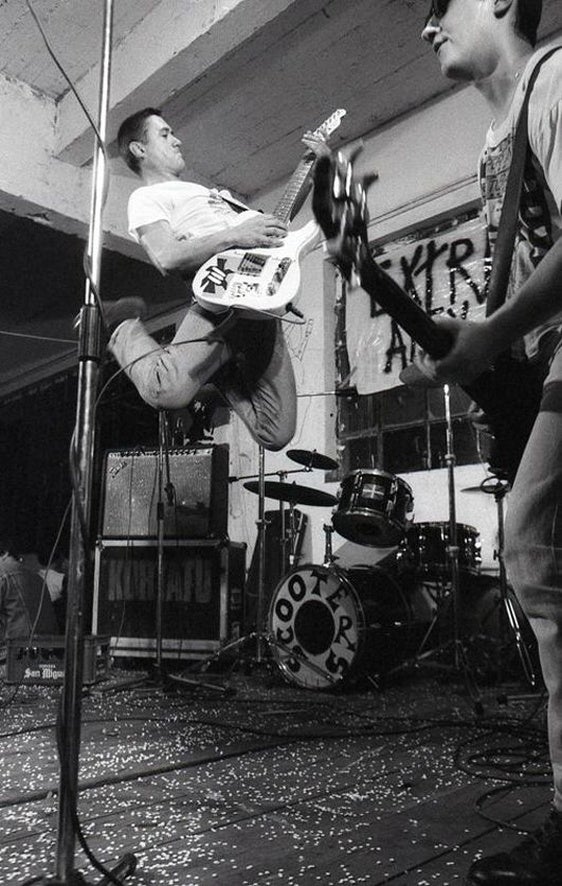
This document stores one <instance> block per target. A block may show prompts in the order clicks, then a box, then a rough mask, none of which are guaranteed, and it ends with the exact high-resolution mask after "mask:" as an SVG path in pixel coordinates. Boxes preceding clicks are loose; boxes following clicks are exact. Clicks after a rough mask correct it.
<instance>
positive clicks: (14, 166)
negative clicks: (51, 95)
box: [0, 75, 141, 258]
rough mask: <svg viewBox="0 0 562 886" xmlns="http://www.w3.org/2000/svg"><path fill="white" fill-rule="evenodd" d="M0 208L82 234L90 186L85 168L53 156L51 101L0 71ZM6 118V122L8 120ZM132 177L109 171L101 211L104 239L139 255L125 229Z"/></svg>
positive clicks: (86, 216) (54, 108) (132, 253)
mask: <svg viewBox="0 0 562 886" xmlns="http://www.w3.org/2000/svg"><path fill="white" fill-rule="evenodd" d="M0 105H1V106H2V114H3V120H5V121H6V125H4V126H2V127H0V156H1V157H2V163H1V165H0V209H1V210H3V211H4V212H8V213H10V214H12V215H17V216H20V217H23V218H30V219H32V220H33V221H36V222H38V223H39V224H44V225H47V226H49V227H52V228H54V229H56V230H60V231H64V232H65V233H67V234H75V235H77V236H79V237H82V238H85V237H86V236H87V232H88V224H89V216H90V203H91V191H92V172H91V169H90V168H87V169H80V168H77V167H76V166H73V165H72V164H70V163H65V162H62V161H61V160H59V159H57V158H56V157H53V150H54V146H55V121H56V105H55V103H54V102H53V101H52V100H51V99H48V98H45V96H41V95H38V94H37V93H36V92H34V91H33V90H31V89H30V88H29V87H28V86H27V85H26V84H23V83H19V82H17V81H15V80H13V79H7V78H6V77H2V75H0ZM8 121H9V125H7V124H8ZM135 186H136V182H135V181H134V180H133V179H129V178H127V177H125V176H119V175H113V176H112V179H111V188H110V190H109V195H108V200H107V203H106V207H105V211H104V230H105V231H106V236H105V243H106V245H107V246H109V247H110V248H112V249H116V250H118V251H119V252H123V253H125V254H128V255H133V257H135V258H140V257H141V251H140V249H139V248H138V247H137V246H136V245H135V244H133V243H132V242H131V240H130V238H129V236H128V234H127V231H126V230H125V217H124V213H123V206H124V205H126V202H127V199H128V196H129V194H130V192H131V191H132V190H133V188H134V187H135Z"/></svg>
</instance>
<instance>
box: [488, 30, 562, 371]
mask: <svg viewBox="0 0 562 886" xmlns="http://www.w3.org/2000/svg"><path fill="white" fill-rule="evenodd" d="M551 48H552V47H547V48H546V49H540V50H539V51H537V52H535V53H534V54H533V55H532V57H531V59H530V60H529V63H528V64H527V66H526V68H525V70H524V72H523V75H522V77H521V82H520V84H519V86H518V88H517V90H516V92H515V95H514V97H513V101H512V103H511V107H510V109H509V113H508V116H507V118H506V119H505V120H504V121H502V123H501V124H500V125H499V126H497V127H496V126H495V125H494V124H493V123H492V125H491V126H490V128H489V130H488V133H487V136H486V143H485V145H484V149H483V151H482V154H481V156H480V164H479V180H480V188H481V193H482V200H483V206H484V216H485V219H486V224H487V228H488V233H489V237H490V243H491V245H492V249H493V246H494V244H495V241H496V238H497V232H498V226H499V221H500V216H501V211H502V207H503V201H504V197H505V189H506V185H507V177H508V173H509V167H510V164H511V157H512V153H513V141H514V137H515V129H516V126H517V118H518V115H519V111H520V109H521V104H522V102H523V99H524V95H525V89H526V88H527V84H528V82H529V78H530V76H531V73H532V71H533V70H534V68H535V65H536V64H537V61H538V60H539V59H540V58H541V57H542V56H543V55H545V53H547V52H549V51H550V49H551ZM528 127H529V145H530V147H531V150H532V152H533V154H534V158H533V159H532V164H530V165H529V164H527V167H526V170H525V177H524V183H523V189H522V196H521V204H520V224H519V228H518V233H517V237H516V241H515V248H514V255H513V261H512V265H511V278H510V282H509V287H508V292H507V298H513V297H515V296H516V295H517V292H518V291H519V289H520V288H521V286H522V285H523V283H524V282H525V281H526V280H527V279H528V278H529V276H530V275H531V273H532V272H533V270H534V269H535V268H536V266H537V265H538V263H539V262H540V261H541V259H542V258H543V257H544V256H545V254H546V253H547V252H548V250H549V249H550V248H551V246H552V245H553V243H554V242H556V240H558V238H559V237H560V236H562V49H560V50H558V51H557V52H555V53H554V55H553V56H552V57H551V58H550V59H548V60H547V61H546V62H544V64H543V66H542V68H541V70H540V72H539V75H538V77H537V80H536V81H535V85H534V87H533V91H532V93H531V97H530V99H529V110H528ZM537 161H538V162H537ZM560 308H561V314H560V315H559V316H558V315H557V316H556V317H554V318H551V320H550V321H549V322H548V323H546V324H544V325H542V326H540V327H538V328H537V329H535V330H533V331H532V332H531V333H529V334H528V335H526V336H525V340H524V350H525V353H526V355H527V356H528V357H530V358H532V357H534V356H536V354H537V353H538V349H539V341H540V338H541V336H542V335H543V333H544V332H545V331H547V330H549V329H553V328H556V327H558V326H560V324H561V323H562V290H561V297H560ZM518 350H519V351H522V347H521V346H520V347H519V348H518V347H517V346H515V347H514V352H515V353H517V351H518Z"/></svg>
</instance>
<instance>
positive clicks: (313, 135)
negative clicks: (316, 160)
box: [301, 130, 331, 157]
mask: <svg viewBox="0 0 562 886" xmlns="http://www.w3.org/2000/svg"><path fill="white" fill-rule="evenodd" d="M301 141H302V143H303V144H305V145H306V147H307V148H310V150H311V151H312V153H313V154H315V155H316V157H329V156H330V154H331V151H330V148H329V147H328V145H327V144H326V137H325V136H324V135H322V133H321V132H320V133H318V132H310V130H309V131H308V132H305V133H304V135H303V137H302V139H301Z"/></svg>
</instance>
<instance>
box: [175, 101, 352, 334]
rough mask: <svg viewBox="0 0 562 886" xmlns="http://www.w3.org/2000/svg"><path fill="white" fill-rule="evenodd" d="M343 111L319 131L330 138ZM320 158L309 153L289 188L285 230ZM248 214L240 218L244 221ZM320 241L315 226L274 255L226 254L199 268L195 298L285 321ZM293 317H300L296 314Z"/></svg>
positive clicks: (293, 235)
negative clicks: (304, 262)
mask: <svg viewBox="0 0 562 886" xmlns="http://www.w3.org/2000/svg"><path fill="white" fill-rule="evenodd" d="M345 113H346V112H345V111H344V110H343V109H339V110H337V111H334V113H333V114H332V115H331V116H330V117H328V119H327V120H325V121H324V123H322V125H321V126H319V127H318V129H316V130H315V132H314V135H315V136H323V137H324V138H326V139H327V138H328V136H329V135H331V133H332V132H334V131H335V130H336V129H337V128H338V126H339V125H340V123H341V120H342V117H343V116H344V115H345ZM315 159H316V157H315V156H314V155H313V154H312V153H311V152H310V151H308V152H307V153H306V154H305V155H304V157H303V158H302V159H301V161H300V163H299V165H298V166H297V168H296V170H295V171H294V173H293V175H292V176H291V179H290V181H289V183H288V185H287V187H286V188H285V191H284V193H283V196H282V198H281V200H280V201H279V204H278V205H277V206H276V207H275V209H274V211H273V215H275V217H276V218H278V219H279V220H280V221H282V222H284V223H285V224H289V221H290V220H291V216H292V211H293V208H294V206H295V204H296V202H297V200H298V199H299V197H301V196H302V187H303V185H304V183H305V180H306V178H307V176H308V173H309V172H310V169H311V167H312V165H313V163H314V161H315ZM244 215H245V213H244V212H242V213H241V214H240V219H243V218H244ZM321 236H322V232H321V230H320V227H319V225H318V223H317V222H316V221H309V222H308V223H307V224H306V225H304V226H303V227H302V228H299V230H298V231H290V232H289V233H288V234H287V236H286V237H285V239H284V241H283V245H282V246H277V247H274V248H272V249H267V248H256V249H227V250H225V251H224V252H220V253H218V254H217V255H214V256H213V257H212V258H210V259H208V260H207V261H206V262H205V264H203V265H201V267H200V268H199V270H198V271H197V273H196V275H195V277H194V279H193V284H192V285H193V294H194V296H195V298H196V300H197V301H198V302H199V304H200V305H201V306H202V307H204V308H207V309H208V310H210V311H214V312H215V313H222V312H223V311H227V310H230V309H231V308H234V309H236V310H241V311H245V312H250V313H251V314H264V315H265V316H269V315H275V316H279V317H281V316H283V314H286V313H287V311H290V310H293V305H294V302H295V301H296V300H297V298H298V294H299V287H300V278H301V272H300V261H301V259H302V258H303V256H305V255H306V254H307V252H310V250H311V249H312V248H313V247H314V246H315V245H316V243H317V242H318V241H319V239H320V237H321ZM295 313H300V312H298V311H296V312H295Z"/></svg>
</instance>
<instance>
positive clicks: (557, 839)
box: [466, 809, 562, 886]
mask: <svg viewBox="0 0 562 886" xmlns="http://www.w3.org/2000/svg"><path fill="white" fill-rule="evenodd" d="M466 886H562V812H557V810H556V809H553V810H552V812H551V813H550V815H549V816H548V818H547V819H546V821H545V822H544V823H543V824H542V825H541V827H540V828H539V829H538V830H537V831H535V832H534V833H532V834H530V835H529V836H528V837H525V839H524V840H522V841H521V843H518V844H517V845H516V846H515V847H514V848H513V849H512V850H511V852H500V853H499V854H498V855H490V856H488V857H487V858H481V859H479V860H478V861H475V862H473V864H472V865H471V867H470V869H469V871H468V876H467V879H466Z"/></svg>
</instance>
